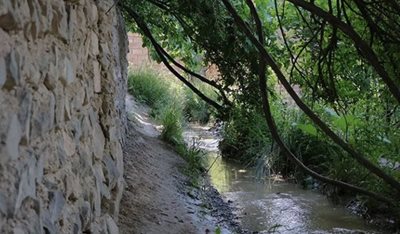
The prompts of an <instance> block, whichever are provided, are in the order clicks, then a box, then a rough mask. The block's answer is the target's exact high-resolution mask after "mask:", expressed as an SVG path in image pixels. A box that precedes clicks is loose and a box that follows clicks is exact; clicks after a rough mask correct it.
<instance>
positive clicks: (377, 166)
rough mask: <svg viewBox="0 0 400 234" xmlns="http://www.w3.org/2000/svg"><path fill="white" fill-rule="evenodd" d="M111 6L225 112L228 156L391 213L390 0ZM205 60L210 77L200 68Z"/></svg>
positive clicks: (396, 185)
mask: <svg viewBox="0 0 400 234" xmlns="http://www.w3.org/2000/svg"><path fill="white" fill-rule="evenodd" d="M119 7H120V9H121V11H122V12H123V14H124V16H125V19H126V22H127V24H128V27H130V28H131V29H132V30H134V31H137V32H139V33H141V34H142V35H143V36H144V37H145V38H146V40H145V45H146V46H148V47H149V48H150V49H151V51H152V52H153V56H154V58H155V59H156V60H158V61H160V62H162V63H163V64H165V65H166V67H167V68H168V69H169V70H170V71H171V72H172V73H173V74H174V75H175V76H176V77H177V78H178V79H179V80H180V81H181V82H182V83H183V84H184V85H185V86H186V87H187V88H188V89H190V90H191V91H193V93H194V94H196V95H197V96H198V97H199V98H201V99H202V100H203V101H204V102H205V103H207V104H208V105H209V106H211V107H213V108H214V109H215V111H216V115H217V116H218V118H221V119H223V120H224V121H225V123H226V124H225V128H224V132H223V134H224V141H223V143H222V145H221V149H222V151H223V152H224V153H225V155H226V156H227V157H232V158H236V159H238V160H240V161H242V162H243V163H249V162H250V163H260V162H262V163H263V165H265V166H267V167H268V168H269V169H270V170H271V171H273V172H274V173H278V174H283V175H286V176H292V175H296V176H298V178H301V177H303V178H308V177H309V176H310V177H312V178H314V179H316V180H318V181H319V182H320V183H321V184H323V185H324V186H325V187H326V188H327V189H326V191H329V193H330V194H331V195H332V196H336V197H343V196H344V195H352V196H354V195H355V194H356V196H357V199H358V200H359V201H361V202H362V203H363V204H365V206H366V207H368V208H369V209H370V210H371V211H380V212H381V211H382V210H384V211H385V212H386V213H387V214H388V215H389V216H391V218H392V219H397V222H398V219H399V218H398V217H399V210H400V208H399V207H400V203H399V199H398V198H399V196H400V108H399V105H400V80H399V77H398V74H399V73H400V67H399V66H400V63H398V60H399V58H400V53H399V51H400V39H399V38H400V24H398V23H396V22H400V13H399V12H400V4H399V2H398V1H373V0H354V1H349V0H326V1H325V0H323V1H322V0H313V1H307V0H286V1H279V0H267V1H265V0H254V1H252V0H221V1H217V0H201V1H189V2H188V1H181V0H172V1H162V0H121V1H119ZM177 58H179V61H182V62H183V63H182V64H185V65H182V64H180V63H179V62H177ZM209 64H214V65H216V66H217V67H218V70H219V73H220V76H219V77H218V78H216V79H208V78H206V77H204V76H202V75H200V74H198V71H199V67H202V66H208V65H209ZM188 75H190V77H192V78H193V79H188ZM194 80H196V82H201V83H203V84H204V85H207V86H209V88H210V89H212V90H214V91H215V92H213V94H214V93H215V94H217V96H210V94H209V93H205V92H203V91H202V90H200V89H199V88H197V87H196V85H194V83H193V81H194ZM294 85H296V86H298V87H299V88H300V91H301V92H296V91H295V90H294V88H293V87H294ZM276 87H280V88H279V89H277V88H276ZM278 90H284V92H283V93H281V92H280V91H278ZM300 93H301V94H300ZM397 225H399V224H398V223H397Z"/></svg>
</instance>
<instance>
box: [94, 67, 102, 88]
mask: <svg viewBox="0 0 400 234" xmlns="http://www.w3.org/2000/svg"><path fill="white" fill-rule="evenodd" d="M93 82H94V92H95V93H100V92H101V74H100V65H99V62H97V61H93Z"/></svg>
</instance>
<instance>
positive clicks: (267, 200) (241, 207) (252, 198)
mask: <svg viewBox="0 0 400 234" xmlns="http://www.w3.org/2000/svg"><path fill="white" fill-rule="evenodd" d="M185 139H186V141H187V142H188V143H189V144H191V143H190V142H192V141H193V139H195V141H196V142H197V146H198V147H200V148H202V149H204V150H206V151H208V152H209V153H208V154H207V157H206V161H207V164H208V165H209V166H210V165H211V164H213V166H212V167H211V169H210V170H209V175H210V179H211V183H212V184H213V185H214V187H215V188H216V189H217V190H218V191H219V192H220V193H221V194H222V195H223V196H224V197H225V199H226V200H230V201H232V202H233V203H234V205H235V206H236V207H237V208H238V209H237V215H238V217H239V218H240V222H241V223H242V225H243V227H244V228H246V229H248V230H251V231H257V232H259V233H271V232H277V233H378V232H375V231H374V229H373V228H372V227H370V226H367V225H366V224H365V223H364V221H363V220H362V219H361V218H359V217H357V216H355V215H352V214H350V213H349V212H347V211H346V210H345V209H344V208H343V207H340V206H339V207H337V206H334V205H333V204H332V203H330V202H329V200H327V199H326V197H325V196H323V195H321V194H319V193H317V192H313V191H310V190H303V189H301V188H300V187H298V186H296V185H295V184H290V183H285V182H284V181H282V180H280V179H279V178H270V179H265V177H262V176H260V175H257V173H256V170H255V169H253V168H245V167H243V166H242V165H239V164H236V163H233V162H229V161H226V160H223V159H222V158H221V157H220V156H219V155H218V143H219V139H218V138H215V137H214V136H213V135H212V134H210V132H209V131H207V128H203V127H199V126H191V130H190V131H186V132H185ZM260 178H261V179H260Z"/></svg>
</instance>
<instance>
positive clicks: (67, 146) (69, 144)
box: [63, 132, 76, 157]
mask: <svg viewBox="0 0 400 234" xmlns="http://www.w3.org/2000/svg"><path fill="white" fill-rule="evenodd" d="M63 143H64V144H63V145H64V150H65V153H66V154H67V156H68V157H71V156H72V155H74V154H75V149H76V145H75V142H74V140H73V139H72V138H71V137H70V136H69V134H68V133H66V132H63Z"/></svg>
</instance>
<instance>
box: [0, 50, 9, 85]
mask: <svg viewBox="0 0 400 234" xmlns="http://www.w3.org/2000/svg"><path fill="white" fill-rule="evenodd" d="M6 79H7V72H6V61H5V60H4V58H2V57H0V89H1V88H2V87H3V85H4V83H6Z"/></svg>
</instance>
